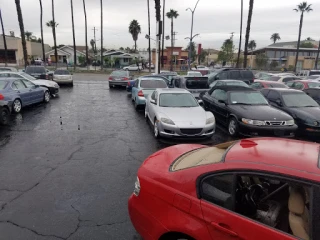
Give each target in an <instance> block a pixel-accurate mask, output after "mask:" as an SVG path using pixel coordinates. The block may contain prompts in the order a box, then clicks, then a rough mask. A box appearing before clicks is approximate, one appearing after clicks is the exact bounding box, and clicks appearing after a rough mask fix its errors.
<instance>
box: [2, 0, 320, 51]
mask: <svg viewBox="0 0 320 240" xmlns="http://www.w3.org/2000/svg"><path fill="white" fill-rule="evenodd" d="M301 1H302V0H268V1H266V0H256V1H255V3H254V10H253V18H252V24H251V35H250V39H254V40H255V41H256V43H257V47H258V48H260V47H264V46H266V45H269V44H271V41H270V36H271V34H272V33H274V32H279V33H280V36H281V41H295V40H297V37H298V25H299V18H300V15H299V14H298V13H296V12H295V11H293V8H295V6H296V5H297V4H299V3H300V2H301ZM42 2H43V5H44V23H45V22H47V21H49V20H51V19H52V15H51V1H49V0H42ZM73 2H74V3H73V4H74V13H75V31H76V44H77V45H84V44H85V34H84V15H83V5H82V0H73ZM161 2H162V1H161ZM196 2H197V0H166V6H165V7H166V11H169V10H170V8H172V9H174V10H176V11H178V13H179V17H178V18H177V19H175V20H174V30H175V31H176V32H177V36H176V38H177V41H176V46H181V47H186V45H187V40H185V37H188V36H190V26H191V12H190V11H186V8H188V7H191V8H193V7H194V5H195V3H196ZM308 3H309V4H312V7H313V9H314V11H313V12H311V13H309V14H307V15H306V16H305V18H304V25H303V32H302V39H305V38H307V37H311V38H313V39H319V38H320V0H312V1H308ZM103 5H104V6H103V14H104V29H103V31H104V34H103V38H104V46H105V47H106V48H118V47H132V46H133V45H134V43H133V40H132V37H131V35H130V34H129V33H128V26H129V23H130V21H131V20H133V19H136V20H138V22H139V23H140V25H141V29H142V33H141V34H140V35H139V40H138V42H137V44H138V48H147V47H148V41H147V40H146V39H145V35H146V34H147V32H148V15H147V0H103ZM161 5H162V4H161ZM0 7H1V10H2V15H3V21H4V26H5V31H6V34H8V33H9V31H14V32H15V33H16V36H19V35H20V30H19V25H18V19H17V15H16V8H15V3H14V1H13V0H10V1H9V0H0ZM86 7H87V17H88V41H90V39H92V38H93V31H92V29H93V27H96V28H98V32H97V39H100V34H101V32H100V0H86ZM248 7H249V0H244V26H243V38H244V36H245V30H246V22H247V15H248ZM21 8H22V14H23V20H24V27H25V30H26V31H30V32H33V34H34V35H35V36H37V37H40V20H39V19H40V7H39V0H21ZM150 11H151V35H152V37H154V38H155V32H156V28H155V8H154V1H153V0H150ZM55 17H56V22H57V23H59V26H58V28H57V43H58V44H70V45H71V44H72V28H71V10H70V1H69V0H55ZM239 20H240V0H223V1H214V0H200V2H199V4H198V7H197V9H196V12H195V16H194V30H193V32H194V34H196V33H199V34H200V36H199V37H197V38H196V39H195V42H196V43H202V44H203V47H204V48H217V49H219V48H220V47H221V44H222V42H223V41H224V40H225V39H227V38H229V37H230V33H231V32H235V35H234V40H235V44H236V45H238V39H239V30H240V21H239ZM165 34H166V35H169V34H170V22H169V21H168V20H167V21H166V27H165ZM44 41H45V43H48V44H49V45H53V38H52V33H51V29H49V28H48V27H46V26H45V25H44ZM152 44H153V47H154V46H155V44H154V43H152ZM98 45H99V43H98ZM166 45H167V46H169V45H170V41H166Z"/></svg>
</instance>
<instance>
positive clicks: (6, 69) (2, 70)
mask: <svg viewBox="0 0 320 240" xmlns="http://www.w3.org/2000/svg"><path fill="white" fill-rule="evenodd" d="M0 72H11V69H10V68H0Z"/></svg>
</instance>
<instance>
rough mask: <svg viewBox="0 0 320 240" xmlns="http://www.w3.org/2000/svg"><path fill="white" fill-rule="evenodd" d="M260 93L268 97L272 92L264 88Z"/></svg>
mask: <svg viewBox="0 0 320 240" xmlns="http://www.w3.org/2000/svg"><path fill="white" fill-rule="evenodd" d="M260 92H261V93H262V95H263V96H265V97H267V96H268V94H269V92H270V89H267V88H264V89H262V90H261V91H260Z"/></svg>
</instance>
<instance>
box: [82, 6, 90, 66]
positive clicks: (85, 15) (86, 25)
mask: <svg viewBox="0 0 320 240" xmlns="http://www.w3.org/2000/svg"><path fill="white" fill-rule="evenodd" d="M83 12H84V25H85V36H86V37H85V38H86V64H87V66H88V67H89V65H88V63H89V52H88V51H89V49H88V22H87V10H86V1H85V0H83Z"/></svg>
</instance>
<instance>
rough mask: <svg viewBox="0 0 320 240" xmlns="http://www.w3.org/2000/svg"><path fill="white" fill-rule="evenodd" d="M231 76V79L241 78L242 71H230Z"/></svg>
mask: <svg viewBox="0 0 320 240" xmlns="http://www.w3.org/2000/svg"><path fill="white" fill-rule="evenodd" d="M229 78H230V79H240V71H230V73H229Z"/></svg>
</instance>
